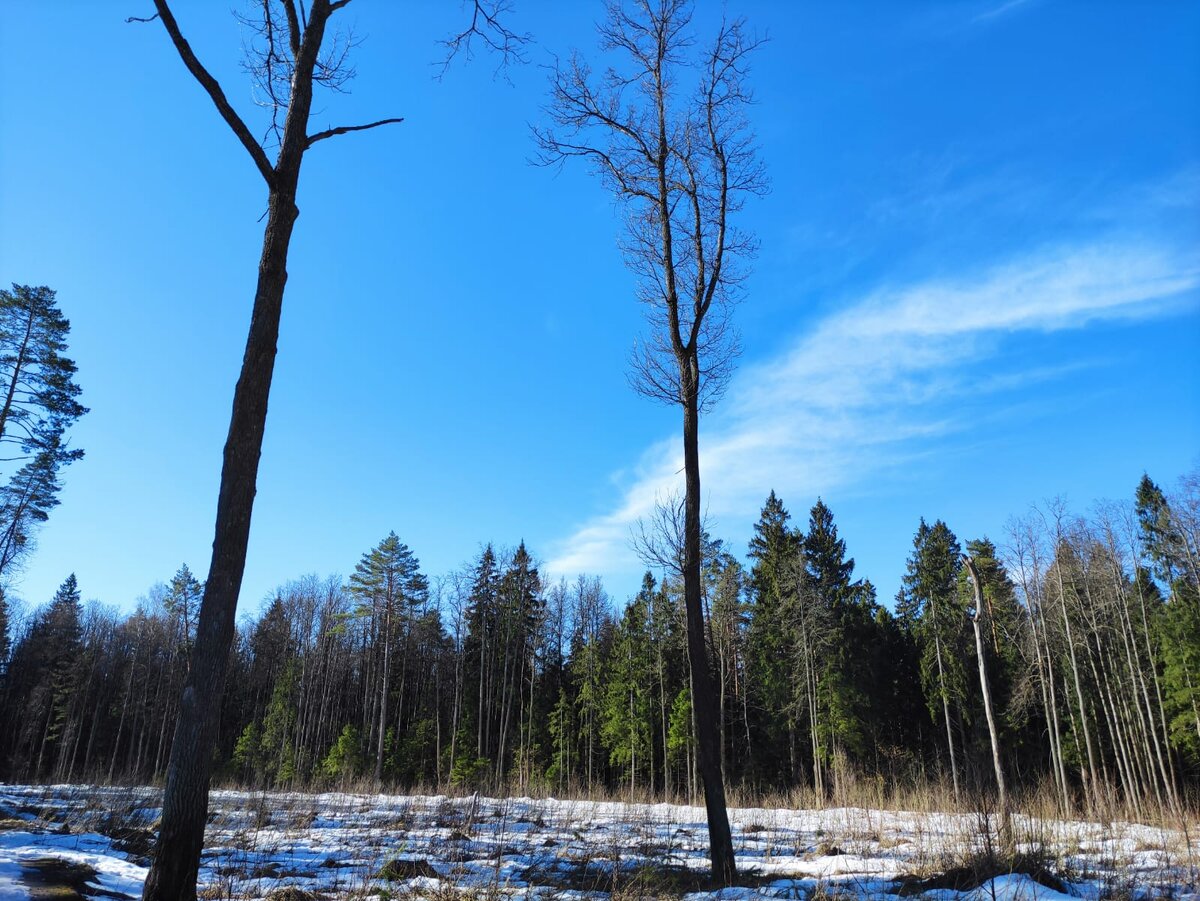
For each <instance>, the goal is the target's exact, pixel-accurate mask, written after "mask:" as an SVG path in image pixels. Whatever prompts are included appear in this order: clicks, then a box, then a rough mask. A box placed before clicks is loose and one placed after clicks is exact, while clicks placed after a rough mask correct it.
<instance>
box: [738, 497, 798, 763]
mask: <svg viewBox="0 0 1200 901" xmlns="http://www.w3.org/2000/svg"><path fill="white" fill-rule="evenodd" d="M789 519H790V514H789V513H788V511H787V509H786V508H785V507H784V506H783V502H782V501H781V500H780V499H779V498H778V497H777V496H776V494H775V492H774V491H772V492H771V493H770V495H769V496H768V497H767V500H766V503H765V504H764V505H763V509H762V514H761V516H760V517H759V521H758V522H757V523H755V525H754V537H753V538H751V539H750V551H749V556H750V559H751V561H753V562H752V565H751V569H750V593H751V596H752V598H753V606H752V612H751V617H750V625H749V637H748V649H747V658H748V659H747V669H748V671H749V680H750V688H749V690H750V691H751V692H752V694H753V696H754V703H753V705H752V710H753V711H754V722H753V723H752V725H751V732H752V736H753V750H752V752H751V753H752V756H753V759H754V762H755V767H756V770H757V776H758V777H759V778H760V779H765V780H774V779H776V778H778V777H779V776H781V775H782V776H786V777H787V778H792V777H794V775H795V774H794V767H793V765H792V763H791V762H790V760H789V757H790V756H791V754H790V752H791V749H793V748H794V746H795V741H796V736H795V732H796V717H795V713H794V711H793V710H792V694H793V689H792V684H793V680H794V678H795V670H794V667H793V664H792V657H793V646H794V643H795V636H794V634H793V629H792V624H791V623H790V622H789V619H790V616H789V611H788V609H787V606H788V597H789V594H790V593H791V591H792V588H793V585H792V580H791V578H790V576H789V573H791V572H793V571H794V569H795V567H796V566H797V565H798V560H799V555H800V549H801V544H800V536H798V535H797V534H796V533H795V532H794V531H793V530H792V529H791V527H789V526H788V520H789Z"/></svg>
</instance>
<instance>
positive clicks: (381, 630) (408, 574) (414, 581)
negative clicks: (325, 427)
mask: <svg viewBox="0 0 1200 901" xmlns="http://www.w3.org/2000/svg"><path fill="white" fill-rule="evenodd" d="M350 592H351V594H353V595H354V597H355V598H356V599H357V600H358V605H359V606H358V615H359V616H363V617H367V618H369V620H370V623H371V630H372V634H373V635H374V636H375V642H374V645H375V651H376V656H377V658H378V659H377V660H376V661H375V662H374V665H375V667H376V670H375V672H376V686H377V688H376V690H375V697H374V700H373V706H372V709H373V711H374V714H373V716H372V721H371V735H372V739H373V741H374V745H375V781H376V783H379V782H381V781H382V779H383V763H384V758H385V756H386V754H385V750H386V749H385V742H386V738H387V731H388V729H389V728H390V727H392V725H393V724H392V722H391V713H390V709H391V701H392V696H393V693H394V692H395V691H396V689H397V686H396V684H395V682H396V680H395V679H394V678H393V677H394V674H395V671H396V668H397V667H396V661H395V657H396V655H397V650H398V648H400V646H401V645H406V644H407V642H408V641H409V637H410V633H411V630H412V624H413V616H414V611H415V610H416V609H417V608H418V607H420V606H421V605H423V604H424V602H425V600H426V598H427V595H428V592H429V582H428V580H427V579H426V578H425V576H424V574H422V572H421V565H420V562H419V561H418V560H417V558H416V556H415V555H414V554H413V552H412V551H411V550H409V548H408V546H407V545H405V544H402V543H401V542H400V539H399V538H397V537H396V533H395V532H389V533H388V535H387V536H386V537H385V538H384V539H383V540H382V541H381V542H379V544H378V546H376V547H375V548H374V549H373V550H371V551H368V552H367V553H365V554H363V557H362V559H361V560H360V561H359V563H358V565H357V566H356V567H355V569H354V574H353V575H352V576H351V577H350ZM405 664H406V659H404V658H403V657H402V659H401V660H400V669H401V675H402V676H403V675H404V674H405V671H404V666H405ZM399 681H400V693H401V701H402V700H403V678H401V679H400V680H399Z"/></svg>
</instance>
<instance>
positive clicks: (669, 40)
mask: <svg viewBox="0 0 1200 901" xmlns="http://www.w3.org/2000/svg"><path fill="white" fill-rule="evenodd" d="M629 5H630V9H629V10H627V9H626V8H625V7H624V6H623V5H622V4H621V3H619V2H613V3H610V5H609V8H608V15H607V18H606V20H605V22H604V23H603V24H602V25H601V26H600V29H599V31H600V48H601V50H602V51H605V52H611V53H613V54H615V55H616V56H618V57H619V58H620V62H619V63H617V65H616V67H614V68H609V69H608V70H606V71H605V73H604V74H603V75H602V76H599V77H594V76H593V73H592V72H591V70H590V69H589V68H588V66H587V64H586V63H585V62H584V61H583V60H582V59H581V58H580V57H579V56H578V55H574V56H572V58H571V60H570V61H569V62H568V63H566V64H563V65H556V66H555V69H554V72H553V74H552V76H551V102H550V105H549V115H550V117H551V120H552V122H553V125H552V126H550V127H549V128H535V129H534V138H535V140H536V141H537V144H538V147H539V149H540V162H542V163H543V164H546V165H553V164H560V163H563V162H565V161H566V160H568V159H571V158H576V157H578V158H582V159H584V160H587V161H590V162H591V163H592V164H593V166H594V168H595V170H596V172H597V174H598V175H599V176H600V178H601V179H602V181H603V183H604V185H605V187H606V188H607V189H608V190H609V191H611V192H612V194H613V195H614V197H616V198H617V199H618V200H619V201H621V202H622V203H623V204H624V206H625V209H626V211H627V213H628V228H627V231H626V234H625V240H624V242H623V249H624V251H625V259H626V263H627V265H628V266H629V267H630V269H631V270H632V271H633V272H634V273H636V274H637V276H638V277H639V280H640V285H639V299H640V300H641V301H642V302H643V303H645V304H646V308H647V318H648V320H649V323H650V326H651V334H650V338H649V340H648V341H647V342H645V344H644V345H643V346H642V347H641V348H639V349H638V350H637V351H636V352H635V356H634V361H633V370H634V374H633V379H632V381H633V384H634V387H635V389H636V390H637V391H639V392H640V393H642V394H643V395H645V396H648V397H651V398H654V399H657V400H660V401H664V402H666V403H670V404H678V405H680V406H681V407H682V408H683V459H684V467H683V468H684V473H685V495H684V497H685V502H684V542H683V544H684V547H683V584H684V606H685V609H686V613H687V646H688V658H689V661H690V663H691V666H690V669H691V679H692V698H693V703H694V705H695V708H694V709H695V726H696V740H697V741H696V744H697V755H698V762H699V769H700V777H701V781H702V783H703V786H704V800H705V805H706V807H707V810H708V830H709V840H710V842H711V857H712V871H713V878H714V880H716V881H717V882H718V883H720V884H729V883H730V882H732V880H733V879H734V877H735V875H736V870H735V865H734V857H733V844H732V841H731V839H730V833H729V817H728V814H727V812H726V809H725V787H724V781H723V777H722V773H721V764H720V756H719V752H718V737H717V721H716V717H717V703H716V698H715V696H714V694H713V685H712V675H711V673H710V666H709V661H708V655H707V652H706V648H705V641H704V614H703V609H702V605H701V585H700V458H699V444H698V436H699V420H700V413H701V412H702V411H703V410H705V409H706V408H707V407H708V406H709V405H710V404H712V403H713V402H714V401H715V400H716V399H717V398H718V397H719V396H720V394H721V392H722V390H723V389H724V388H725V386H726V384H727V382H728V378H729V375H730V373H731V371H732V367H733V362H734V359H735V358H736V356H737V342H736V339H735V336H734V334H733V332H732V329H731V328H730V315H729V314H730V311H731V306H732V303H733V301H734V300H735V297H734V295H735V293H736V289H737V286H738V284H739V281H740V276H741V273H740V272H739V271H738V269H737V265H736V264H737V262H738V261H739V259H745V258H746V257H748V256H749V255H750V254H751V252H752V251H753V241H752V239H751V238H750V237H749V236H747V235H744V234H742V233H740V232H738V231H737V230H736V229H735V228H734V227H733V226H732V225H731V224H730V217H731V216H732V215H733V214H734V213H736V212H737V211H738V209H739V208H740V206H741V204H742V201H743V200H744V199H745V197H746V195H748V194H758V193H761V192H762V191H764V190H765V178H764V174H763V170H762V167H761V165H760V164H759V163H758V162H757V161H756V158H755V148H754V142H753V135H752V133H751V131H750V128H749V125H748V123H747V120H746V117H745V112H746V108H747V106H748V105H749V104H750V103H751V102H752V98H751V95H750V92H749V90H748V88H747V87H746V75H747V58H748V56H749V54H750V53H751V52H752V51H753V50H754V48H755V47H756V46H757V45H758V43H759V42H758V41H757V40H755V39H753V38H752V37H750V36H749V35H748V34H747V30H746V26H745V23H744V22H743V21H741V20H737V21H733V22H723V23H722V25H721V27H720V29H719V30H718V32H717V36H716V39H715V40H714V41H713V42H712V43H711V45H709V47H708V49H707V50H706V51H705V52H703V53H699V54H693V53H691V52H690V51H691V48H692V39H691V37H690V35H689V26H690V22H691V5H690V3H688V2H685V0H636V2H633V3H630V4H629Z"/></svg>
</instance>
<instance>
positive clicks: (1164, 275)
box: [546, 242, 1200, 575]
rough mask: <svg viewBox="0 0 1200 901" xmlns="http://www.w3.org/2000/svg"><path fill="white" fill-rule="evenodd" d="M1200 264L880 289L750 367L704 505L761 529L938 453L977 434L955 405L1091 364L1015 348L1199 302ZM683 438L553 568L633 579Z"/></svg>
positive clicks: (657, 450) (658, 452)
mask: <svg viewBox="0 0 1200 901" xmlns="http://www.w3.org/2000/svg"><path fill="white" fill-rule="evenodd" d="M1198 286H1200V259H1198V258H1197V257H1196V255H1195V254H1194V253H1193V252H1191V251H1182V250H1177V249H1174V248H1172V247H1170V246H1167V245H1151V244H1145V243H1136V242H1096V243H1091V244H1086V245H1080V246H1073V247H1065V248H1063V247H1059V248H1043V249H1041V250H1039V251H1036V252H1034V253H1031V254H1028V255H1026V256H1024V257H1023V258H1020V259H1016V260H1013V261H1011V262H1009V263H1007V264H1005V265H1002V266H996V267H992V268H989V269H985V270H983V271H979V272H971V273H964V274H963V275H962V276H961V277H958V278H950V279H936V280H929V281H925V282H922V283H917V284H911V285H907V286H904V287H891V288H881V289H879V290H877V291H875V292H873V293H870V294H868V295H866V296H863V297H860V298H857V299H853V300H851V301H850V302H848V303H846V304H844V305H842V306H841V308H840V309H839V310H837V311H835V312H833V313H831V314H829V315H827V316H825V317H824V318H822V319H821V320H819V321H818V322H816V323H815V324H814V325H813V326H812V327H810V328H809V329H807V330H806V331H805V332H804V333H803V334H802V335H800V336H799V337H797V339H796V340H795V341H794V342H793V343H792V344H791V345H790V347H788V348H787V349H786V350H785V351H783V352H782V353H780V354H778V355H777V356H776V357H775V358H773V359H770V360H766V361H763V362H759V363H757V364H755V365H751V366H747V367H745V368H744V369H743V370H742V371H741V372H740V373H739V374H738V376H737V377H736V379H735V381H734V383H733V385H732V386H731V388H730V391H729V394H728V396H727V398H726V401H725V404H724V406H723V407H722V408H721V409H720V410H719V411H718V413H717V415H714V416H712V417H710V418H709V419H708V420H706V422H705V423H704V426H703V427H702V431H701V442H702V446H701V466H702V482H703V484H704V486H705V504H706V507H707V509H708V511H709V513H710V514H711V515H712V516H713V517H715V518H716V519H717V520H721V519H724V518H726V517H736V518H738V519H739V520H740V521H746V520H748V519H752V518H753V517H754V515H755V514H756V512H757V510H758V507H759V506H760V505H761V503H762V499H763V498H764V497H765V496H766V494H767V492H768V491H770V490H771V489H772V488H774V489H776V490H778V491H780V492H781V493H782V494H784V496H796V497H813V496H815V495H817V494H819V493H821V492H822V491H824V492H829V491H831V490H834V489H835V488H843V487H846V486H848V485H851V484H859V483H862V484H865V483H866V481H867V480H869V479H870V478H872V477H873V476H877V475H878V474H879V472H880V471H881V470H883V469H885V468H887V467H890V466H894V465H896V464H898V463H899V462H901V461H902V460H904V459H908V458H911V457H913V456H915V455H922V454H925V453H929V452H930V451H931V449H932V448H935V447H936V439H938V438H940V437H944V436H946V435H948V434H950V433H953V432H955V431H957V430H959V429H961V428H962V427H963V424H964V418H963V417H964V414H963V413H962V412H960V411H959V410H958V409H957V406H958V405H957V404H956V403H954V401H956V399H961V398H963V397H966V396H968V395H970V396H978V395H980V394H985V393H988V392H1001V391H1011V390H1013V389H1014V388H1015V387H1018V386H1020V385H1021V384H1023V383H1027V382H1032V381H1038V380H1045V379H1047V378H1052V377H1054V376H1055V375H1056V374H1058V373H1060V372H1062V371H1065V369H1069V368H1071V367H1075V366H1077V365H1079V364H1078V362H1077V361H1076V362H1072V361H1064V362H1063V363H1062V364H1060V365H1058V366H1056V365H1053V364H1052V365H1046V364H1045V362H1044V361H1043V363H1042V364H1041V365H1038V366H1030V367H1029V368H1028V369H1026V370H1020V369H1012V368H1011V367H1010V368H1009V369H1003V368H1002V367H1000V366H988V367H987V372H986V373H985V374H983V375H981V374H980V372H981V369H980V366H979V364H981V363H988V362H989V361H990V362H993V363H995V362H997V361H998V356H999V355H1000V354H1001V352H1002V351H1003V350H1004V349H1005V348H1006V347H1007V344H1006V338H1009V337H1011V336H1013V335H1016V334H1019V333H1033V332H1039V333H1050V332H1055V331H1060V330H1067V329H1082V328H1085V327H1087V326H1088V325H1091V324H1094V323H1097V322H1101V321H1109V322H1111V321H1114V320H1133V319H1143V318H1147V317H1152V316H1157V315H1163V314H1165V313H1167V312H1170V311H1171V310H1173V309H1175V308H1177V307H1178V306H1179V305H1180V304H1190V303H1193V302H1194V298H1195V292H1196V289H1197V287H1198ZM681 467H682V459H681V451H680V450H679V442H678V440H677V439H676V438H670V439H663V440H662V441H659V442H656V443H655V444H653V445H652V446H651V447H649V448H648V449H647V450H646V451H645V452H644V453H643V454H642V456H641V459H640V461H639V463H638V465H637V466H635V467H634V468H633V469H632V471H631V473H630V474H629V475H628V477H627V478H626V479H625V481H624V487H623V489H622V488H618V489H617V491H618V494H619V497H617V498H614V503H613V509H612V510H611V511H610V512H608V513H605V514H603V515H600V516H597V517H595V518H593V519H591V520H589V521H588V522H585V523H584V524H582V525H581V526H580V527H579V528H578V529H576V530H575V532H574V533H572V534H571V535H570V536H569V537H567V538H566V539H564V540H563V541H562V542H561V543H560V545H559V546H558V547H557V548H556V549H555V551H554V553H553V554H552V558H551V560H550V561H549V562H548V564H547V566H546V569H547V570H548V571H550V572H552V573H556V574H563V575H572V574H574V573H578V572H601V573H611V572H621V571H626V570H628V569H630V568H632V567H633V566H634V565H635V560H634V558H633V555H632V552H631V551H630V549H629V546H628V539H629V530H630V527H631V526H632V525H633V524H634V523H635V522H636V521H637V519H638V518H639V517H642V516H645V515H646V514H647V513H649V512H650V511H651V510H652V509H653V507H654V503H655V501H656V499H657V498H663V497H666V496H668V495H669V494H670V493H671V492H672V491H677V490H679V488H680V486H681V477H680V474H679V473H680V469H681Z"/></svg>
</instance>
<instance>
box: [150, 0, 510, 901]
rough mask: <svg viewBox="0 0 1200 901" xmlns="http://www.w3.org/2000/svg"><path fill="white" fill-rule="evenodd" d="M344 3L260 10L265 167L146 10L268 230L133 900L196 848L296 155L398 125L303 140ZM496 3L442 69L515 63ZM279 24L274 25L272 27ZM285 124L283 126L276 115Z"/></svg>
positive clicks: (163, 3)
mask: <svg viewBox="0 0 1200 901" xmlns="http://www.w3.org/2000/svg"><path fill="white" fill-rule="evenodd" d="M349 2H350V0H311V3H309V4H308V7H307V9H306V8H305V4H304V3H303V2H300V3H297V0H279V2H274V0H261V14H262V19H261V22H260V23H258V24H259V26H260V27H259V29H258V37H259V38H261V39H262V40H263V41H265V42H266V43H265V48H264V49H260V50H259V52H258V53H257V55H255V56H254V58H252V59H251V60H250V61H249V65H248V66H247V68H248V69H249V70H250V71H251V73H252V74H253V75H254V77H255V78H256V80H257V81H258V83H259V87H260V88H261V89H262V90H263V92H264V93H265V95H266V97H268V98H269V101H270V103H269V105H270V107H271V112H272V119H271V133H272V134H274V136H275V137H276V139H277V140H278V143H279V150H278V154H277V156H276V159H275V162H274V164H272V163H271V161H270V159H269V158H268V157H267V154H266V152H265V151H264V149H263V147H262V145H261V144H259V142H258V141H257V140H256V139H255V138H254V136H253V135H252V134H251V132H250V129H249V128H248V127H247V125H246V123H245V122H244V121H243V120H242V118H241V117H240V116H239V115H238V114H237V112H236V111H235V110H234V109H233V107H232V106H231V105H230V103H229V101H228V100H227V99H226V97H225V94H224V92H223V91H222V89H221V86H220V84H219V83H218V82H217V80H216V79H215V78H214V77H213V76H212V75H211V74H210V73H209V72H208V70H207V69H205V67H204V66H203V65H202V64H201V63H200V61H199V59H197V57H196V55H195V53H194V52H193V51H192V48H191V46H190V45H189V44H188V42H187V40H185V39H184V37H183V34H182V33H181V31H180V28H179V25H178V23H177V22H176V20H175V17H174V15H173V14H172V12H171V10H170V8H169V6H168V4H167V0H154V6H155V10H156V13H155V15H154V16H152V17H150V19H141V20H138V21H152V20H153V19H159V20H160V21H161V22H162V24H163V26H164V27H165V28H166V31H167V34H168V35H169V37H170V39H171V42H172V43H173V45H174V46H175V49H176V51H177V52H178V53H179V56H180V58H181V59H182V61H183V63H184V65H185V66H186V67H187V69H188V71H189V72H190V73H191V74H192V76H193V77H194V78H195V79H196V81H197V82H199V84H200V85H201V87H203V88H204V90H205V92H206V93H207V94H208V96H209V98H210V99H211V100H212V102H213V104H214V105H215V106H216V108H217V111H218V113H220V115H221V118H222V119H224V120H225V122H226V124H227V125H229V127H230V129H231V130H232V131H233V133H234V135H235V136H236V137H237V138H238V140H239V141H240V142H241V143H242V145H243V146H244V147H245V148H246V150H247V152H248V153H249V154H250V157H251V159H252V160H253V161H254V164H255V166H256V167H257V168H258V171H259V173H260V174H261V175H262V176H263V179H264V181H265V182H266V184H267V189H268V199H267V224H266V228H265V230H264V233H263V245H262V254H261V256H260V259H259V266H258V284H257V287H256V289H255V293H254V305H253V309H252V313H251V320H250V330H249V334H248V336H247V339H246V350H245V355H244V357H243V359H242V369H241V375H240V377H239V378H238V382H237V386H236V388H235V390H234V397H233V412H232V415H231V417H230V422H229V432H228V436H227V438H226V441H225V450H224V457H223V462H222V467H221V484H220V491H219V495H218V499H217V516H216V528H215V535H214V538H213V550H212V559H211V563H210V565H209V572H208V578H207V580H206V581H205V589H204V598H203V600H202V602H201V607H200V616H199V622H198V625H197V631H196V646H195V650H194V656H193V661H192V667H191V670H190V672H189V674H188V679H187V683H186V685H185V686H184V690H183V698H182V702H181V704H180V710H179V718H178V721H177V724H176V729H175V735H174V740H173V742H172V745H171V759H170V763H169V764H168V768H167V785H166V791H165V794H164V797H163V816H162V827H161V830H160V833H159V839H158V844H157V846H156V850H155V855H154V862H153V865H152V866H151V868H150V873H149V875H148V877H147V879H146V885H145V889H144V894H143V897H144V898H145V899H147V901H150V899H153V901H181V899H183V901H192V899H194V898H195V897H196V877H197V873H198V869H199V863H200V852H201V849H202V847H203V843H204V826H205V822H206V819H207V814H208V789H209V780H210V776H211V768H212V752H213V746H214V739H215V729H216V723H217V717H218V714H219V708H220V700H221V692H222V687H223V684H224V680H225V670H226V666H227V663H228V659H229V648H230V644H231V642H232V639H233V633H234V618H235V614H236V612H237V601H238V594H239V592H240V590H241V583H242V574H243V571H244V569H245V563H246V546H247V542H248V539H249V534H250V517H251V512H252V510H253V506H254V494H255V486H256V482H257V478H258V464H259V457H260V455H261V451H262V441H263V432H264V429H265V426H266V418H267V401H268V397H269V395H270V390H271V379H272V375H273V373H274V368H275V352H276V345H277V342H278V337H279V321H280V314H281V311H282V306H283V294H284V287H285V286H286V284H287V256H288V247H289V244H290V242H291V237H292V230H293V228H294V227H295V223H296V218H297V217H298V216H299V214H300V211H299V208H298V207H297V205H296V191H297V186H298V184H299V179H300V167H301V163H302V162H303V159H304V154H305V152H306V151H307V150H308V149H309V148H310V147H312V146H313V145H314V144H316V143H317V142H319V141H323V140H326V139H328V138H332V137H336V136H338V135H344V134H349V133H352V132H358V131H365V130H368V129H372V128H377V127H379V126H382V125H388V124H392V123H398V122H401V121H402V120H401V119H398V118H388V119H381V120H379V121H376V122H370V123H366V124H362V125H349V126H338V127H333V128H328V129H325V130H324V131H318V132H315V133H313V134H310V133H309V131H308V126H309V116H310V113H311V110H312V98H313V88H314V84H323V85H326V86H330V87H335V88H340V87H342V86H343V85H344V84H345V82H346V81H347V80H348V78H349V77H350V75H351V74H352V72H351V71H350V70H346V69H343V63H344V62H345V51H346V49H347V44H348V42H346V41H343V42H342V46H340V47H338V46H336V45H337V43H338V42H337V41H336V40H335V41H334V44H335V46H334V47H333V48H332V52H331V50H330V48H326V54H327V55H326V56H324V57H323V56H322V44H323V43H324V42H325V37H326V26H327V24H328V22H329V20H330V17H331V16H333V14H334V13H335V12H337V11H338V10H339V9H341V8H343V7H344V6H346V5H347V4H348V3H349ZM498 8H501V5H500V4H498V3H493V2H489V0H475V2H474V3H473V11H474V16H473V18H472V21H471V24H470V25H469V27H468V28H467V29H466V30H464V31H463V32H462V33H460V34H458V35H455V36H452V37H451V38H450V39H449V40H447V41H446V42H444V43H445V46H446V48H447V59H449V58H450V57H452V56H453V55H454V54H455V53H457V52H460V51H462V52H466V53H468V54H469V52H470V43H471V40H472V38H473V37H476V36H478V37H480V39H481V40H483V41H484V43H485V44H487V46H488V47H490V48H493V49H496V50H498V51H499V52H500V53H501V54H502V55H503V57H504V58H505V59H508V58H509V57H512V56H518V57H519V54H520V48H521V46H522V45H523V43H524V42H525V41H526V40H527V37H526V36H522V35H516V34H514V33H512V32H510V31H507V30H506V29H504V28H503V26H501V25H500V24H499V23H498V21H497V19H496V14H497V9H498ZM279 15H282V16H283V18H284V20H285V21H284V22H282V23H281V22H278V21H276V17H278V16H279ZM281 113H282V114H283V124H282V126H280V125H279V120H278V116H279V115H280V114H281Z"/></svg>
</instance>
